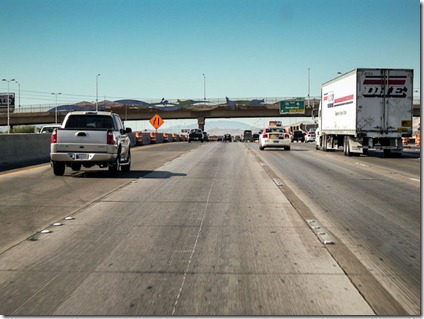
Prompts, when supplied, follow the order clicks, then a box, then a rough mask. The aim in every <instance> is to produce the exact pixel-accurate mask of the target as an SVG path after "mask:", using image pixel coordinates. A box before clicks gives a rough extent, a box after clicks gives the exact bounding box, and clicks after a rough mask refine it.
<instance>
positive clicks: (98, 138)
mask: <svg viewBox="0 0 424 319" xmlns="http://www.w3.org/2000/svg"><path fill="white" fill-rule="evenodd" d="M107 146H108V145H107V130H81V129H75V130H72V129H63V130H61V129H58V130H57V143H56V151H58V152H84V153H85V152H96V153H99V152H100V153H102V152H106V151H107Z"/></svg>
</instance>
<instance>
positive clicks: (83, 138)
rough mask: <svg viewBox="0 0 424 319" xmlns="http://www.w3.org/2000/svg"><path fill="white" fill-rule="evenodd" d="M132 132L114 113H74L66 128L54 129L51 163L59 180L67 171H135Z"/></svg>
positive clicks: (69, 114) (63, 124) (65, 122)
mask: <svg viewBox="0 0 424 319" xmlns="http://www.w3.org/2000/svg"><path fill="white" fill-rule="evenodd" d="M130 132H131V129H130V128H125V127H124V124H123V123H122V121H121V119H120V117H119V115H118V114H116V113H111V112H79V111H78V112H70V113H68V114H67V115H66V117H65V119H64V121H63V123H62V126H61V127H60V128H57V129H54V131H53V133H52V138H51V144H50V160H51V165H52V167H53V172H54V174H55V175H57V176H62V175H63V174H64V173H65V167H66V166H68V167H71V168H72V170H74V171H79V170H80V169H81V167H82V166H83V167H86V168H88V167H92V166H94V165H98V166H100V167H101V168H104V167H108V169H109V172H110V173H112V174H116V173H117V172H118V171H120V170H122V171H124V172H128V171H129V170H130V167H131V151H130V138H129V136H128V133H130Z"/></svg>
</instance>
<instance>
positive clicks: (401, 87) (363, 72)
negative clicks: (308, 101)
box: [316, 68, 414, 156]
mask: <svg viewBox="0 0 424 319" xmlns="http://www.w3.org/2000/svg"><path fill="white" fill-rule="evenodd" d="M413 78H414V70H412V69H369V68H358V69H354V70H352V71H350V72H348V73H346V74H342V75H341V76H339V77H337V78H335V79H333V80H331V81H328V82H326V83H324V84H322V86H321V102H320V105H319V109H318V119H317V120H318V125H319V135H317V137H316V148H317V149H321V150H323V151H329V150H338V148H339V147H343V150H344V154H345V155H346V156H352V155H358V156H359V155H360V154H362V153H366V152H367V151H368V150H382V151H384V155H385V156H389V155H390V154H391V153H392V152H394V153H396V154H397V155H401V154H402V150H403V146H402V137H410V136H411V135H412V106H413V92H414V90H413Z"/></svg>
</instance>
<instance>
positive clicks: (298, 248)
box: [0, 143, 374, 315]
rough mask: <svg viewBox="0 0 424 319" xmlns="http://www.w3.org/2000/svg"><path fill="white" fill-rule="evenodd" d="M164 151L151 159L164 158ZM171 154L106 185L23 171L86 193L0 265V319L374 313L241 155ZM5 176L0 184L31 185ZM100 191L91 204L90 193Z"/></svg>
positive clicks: (224, 151)
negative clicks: (3, 317) (15, 318)
mask: <svg viewBox="0 0 424 319" xmlns="http://www.w3.org/2000/svg"><path fill="white" fill-rule="evenodd" d="M189 145H191V146H189ZM169 147H173V146H170V145H160V146H158V147H157V148H152V149H151V151H152V152H153V151H154V152H155V153H156V152H157V153H156V155H157V157H155V158H159V157H161V156H160V155H163V156H164V157H167V156H168V157H169V155H165V154H166V153H167V152H168V151H170V149H169ZM177 147H178V151H175V152H174V153H175V154H180V152H181V150H182V149H179V148H180V147H182V148H184V150H185V151H184V152H183V153H184V154H183V155H182V156H173V157H174V159H173V160H169V161H166V162H164V164H163V165H162V166H159V167H156V168H155V169H152V168H151V169H150V171H149V173H147V174H145V171H142V172H140V171H138V172H137V171H136V172H135V173H130V174H133V175H131V176H127V177H123V178H122V179H116V180H111V179H110V178H108V177H106V176H105V175H104V174H102V173H98V172H89V173H84V174H82V176H80V174H77V175H76V176H69V175H68V176H64V177H54V179H53V182H52V180H51V179H50V176H51V175H50V174H51V172H49V171H48V170H47V168H40V170H41V171H43V170H44V173H34V172H32V171H30V172H31V173H29V172H26V173H25V174H39V175H37V176H40V177H44V179H43V178H41V180H40V181H39V182H45V181H50V182H52V183H59V185H61V184H67V185H69V184H72V185H74V187H75V186H81V184H79V183H81V182H80V181H82V180H89V181H91V182H90V185H88V186H85V191H86V192H93V193H91V195H90V194H87V195H86V197H84V198H82V199H81V200H80V202H79V204H80V207H78V206H77V205H75V206H74V207H73V208H72V209H73V210H72V209H69V208H68V211H66V213H65V212H64V213H62V214H60V216H62V218H63V217H64V216H66V215H67V213H68V212H69V211H72V212H73V214H72V216H73V217H74V218H75V219H74V220H63V219H62V220H61V222H62V223H63V225H62V226H56V227H54V226H51V227H49V229H51V230H52V231H53V232H52V233H49V234H37V235H36V236H34V237H32V239H33V240H25V241H22V242H20V243H19V244H16V245H15V246H14V247H13V248H11V249H8V250H6V251H4V252H3V253H2V254H1V255H0V261H1V262H0V313H2V314H9V315H320V314H334V315H343V314H350V315H354V314H357V315H359V314H364V315H368V314H373V313H374V311H373V309H371V307H370V305H369V304H368V303H367V301H366V300H364V298H363V297H362V295H361V294H360V293H359V291H358V290H357V289H356V287H354V285H353V284H352V282H351V280H350V278H348V277H347V276H346V274H345V272H344V270H343V269H342V268H341V267H340V266H339V265H338V263H337V262H336V261H335V260H334V258H333V257H332V255H331V253H330V252H329V250H328V249H326V247H325V246H324V245H323V244H322V243H321V242H320V240H319V239H318V238H317V236H316V235H315V234H314V233H313V232H312V230H311V229H310V228H309V226H308V225H307V224H306V223H305V221H304V219H303V218H302V217H301V215H299V213H298V212H297V211H296V210H295V209H294V208H293V206H292V205H291V204H290V203H289V201H288V200H287V198H286V197H285V196H284V194H283V193H282V192H281V189H280V187H279V186H278V185H276V183H275V182H274V181H273V180H272V179H271V177H270V175H269V174H268V173H267V172H266V170H265V168H264V167H263V166H261V165H260V163H259V162H258V161H257V158H256V157H255V156H254V155H253V154H252V152H251V150H250V149H249V147H248V146H246V145H244V144H243V143H203V144H200V143H191V144H188V143H186V145H178V146H177ZM190 147H191V148H192V150H191V149H190ZM136 153H137V152H134V153H133V156H134V155H135V156H134V157H133V159H134V161H135V162H138V161H140V162H142V161H146V157H147V155H146V153H147V150H144V147H143V148H141V151H140V155H139V156H138V154H136ZM135 165H138V164H135ZM136 167H137V166H136ZM16 174H17V175H9V176H6V177H4V176H3V177H0V178H3V179H2V180H1V181H2V182H4V181H5V180H7V181H9V182H11V181H10V178H11V177H12V176H13V178H12V179H13V180H16V179H22V180H23V181H25V180H27V179H29V178H33V177H34V176H33V175H24V176H26V178H25V177H19V176H20V175H19V174H20V173H18V172H17V173H16ZM45 176H49V177H45ZM120 180H122V181H121V182H119V181H120ZM22 183H23V182H22ZM115 183H116V184H115ZM120 183H121V184H120ZM106 184H110V186H109V187H110V188H106V189H104V192H103V193H102V194H100V193H99V192H100V190H97V191H93V190H90V188H103V187H106V186H105V185H106ZM74 187H69V188H63V189H62V192H64V193H62V194H66V191H70V190H71V189H73V188H74ZM48 191H51V189H48ZM59 192H60V191H58V193H59ZM78 194H79V195H80V196H83V191H81V193H78ZM58 195H59V194H58ZM21 196H23V195H21ZM16 201H18V202H19V199H18V198H17V199H16ZM64 202H66V203H68V205H69V204H71V203H72V201H71V200H70V199H66V200H65V201H64ZM66 207H67V206H66V205H63V207H62V206H60V205H59V204H58V203H56V205H55V208H56V209H62V208H64V209H66ZM58 216H59V215H58ZM58 216H53V217H54V218H53V219H52V220H51V222H54V221H57V219H56V218H57V217H58Z"/></svg>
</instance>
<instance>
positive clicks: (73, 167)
mask: <svg viewBox="0 0 424 319" xmlns="http://www.w3.org/2000/svg"><path fill="white" fill-rule="evenodd" d="M71 168H72V170H73V171H75V172H78V171H79V170H81V164H71Z"/></svg>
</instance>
